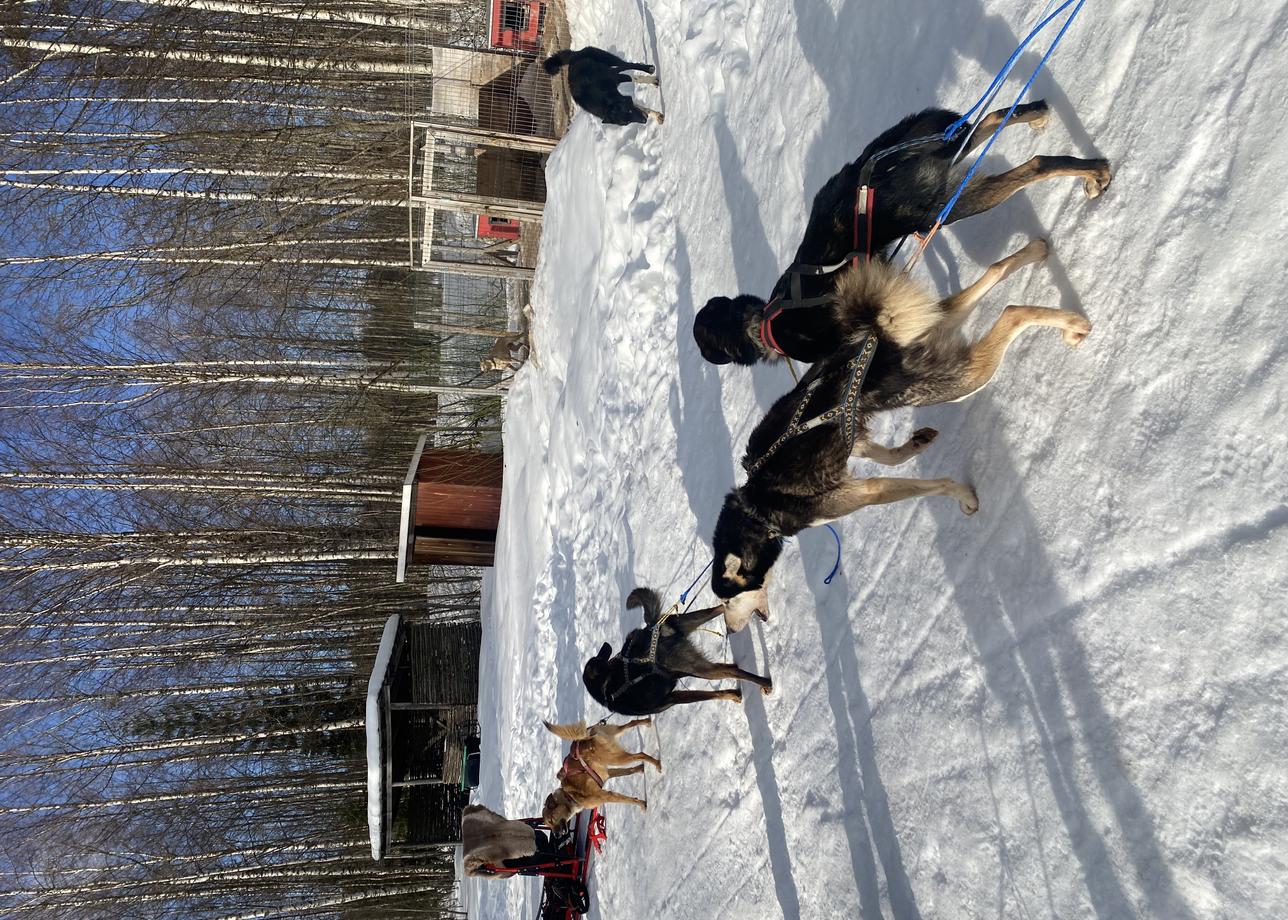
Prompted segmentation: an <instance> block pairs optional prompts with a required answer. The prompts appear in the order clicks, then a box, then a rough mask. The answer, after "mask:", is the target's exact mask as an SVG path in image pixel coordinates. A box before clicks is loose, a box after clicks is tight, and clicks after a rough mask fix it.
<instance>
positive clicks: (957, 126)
mask: <svg viewBox="0 0 1288 920" xmlns="http://www.w3.org/2000/svg"><path fill="white" fill-rule="evenodd" d="M1075 2H1077V3H1078V6H1079V7H1081V6H1082V3H1081V2H1079V0H1065V2H1064V3H1062V4H1060V6H1059V7H1057V8H1056V9H1055V11H1054V12H1053V13H1051V15H1050V16H1047V17H1046V18H1045V19H1043V20H1042V21H1041V22H1039V23H1038V24H1037V25H1036V26H1034V27H1033V31H1032V32H1030V33H1029V34H1028V35H1026V36H1025V37H1024V41H1022V42H1020V44H1019V45H1018V46H1017V47H1016V49H1015V51H1013V52H1012V53H1011V56H1010V57H1009V58H1007V59H1006V63H1005V64H1003V65H1002V69H1001V70H999V71H998V73H997V76H996V77H994V78H993V82H992V83H990V84H988V89H986V90H984V95H982V96H980V97H979V101H978V102H976V103H975V104H974V105H973V106H971V107H970V109H969V110H968V111H967V112H966V113H965V114H964V115H962V117H961V118H959V119H957V120H956V121H955V122H953V123H952V124H951V125H949V126H948V127H947V128H945V129H944V140H946V141H950V140H952V139H953V137H954V136H956V134H957V132H958V131H960V130H961V129H962V126H963V125H965V124H966V123H967V122H968V121H970V120H971V118H972V117H973V116H974V115H975V113H976V112H978V111H979V110H980V109H981V108H983V107H984V106H985V105H987V104H988V101H989V100H990V99H992V98H993V96H995V95H996V94H997V89H998V87H1000V86H1001V85H1002V81H1003V80H1005V79H1006V78H1007V76H1008V75H1009V74H1010V72H1011V70H1012V69H1014V67H1015V63H1016V61H1018V60H1019V59H1020V54H1021V52H1023V51H1024V49H1025V48H1027V47H1028V45H1029V42H1031V41H1033V39H1035V38H1037V35H1038V33H1039V32H1041V31H1042V30H1043V29H1045V28H1046V27H1047V26H1048V25H1050V24H1051V20H1053V19H1055V17H1057V16H1059V15H1060V14H1061V13H1062V12H1064V11H1065V10H1066V9H1068V8H1069V6H1070V5H1071V4H1073V3H1075ZM1076 15H1078V11H1077V10H1074V11H1073V13H1072V14H1070V16H1069V19H1070V20H1072V19H1073V17H1074V16H1076ZM1068 25H1069V24H1068V23H1067V22H1066V23H1065V28H1068ZM1060 32H1061V34H1063V33H1064V29H1061V30H1060ZM1059 41H1060V36H1058V35H1057V36H1056V42H1057V43H1058V42H1059ZM1052 47H1054V45H1052ZM1050 54H1051V52H1050V51H1048V52H1047V56H1048V57H1049V56H1050ZM1042 60H1043V63H1045V62H1046V58H1043V59H1042ZM1041 66H1042V65H1041V64H1039V65H1038V67H1039V68H1040V67H1041Z"/></svg>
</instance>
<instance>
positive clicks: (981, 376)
mask: <svg viewBox="0 0 1288 920" xmlns="http://www.w3.org/2000/svg"><path fill="white" fill-rule="evenodd" d="M1046 255H1047V244H1046V241H1044V240H1034V241H1032V242H1030V243H1029V244H1028V245H1027V246H1024V247H1023V248H1021V249H1019V250H1017V251H1016V252H1013V253H1011V254H1010V255H1009V256H1007V257H1006V258H1005V259H1002V260H1001V261H999V262H996V263H994V264H993V265H991V266H989V268H988V269H987V270H986V271H985V272H984V274H983V276H982V277H981V278H980V279H979V280H978V281H976V282H975V283H973V284H971V285H968V286H967V287H965V288H963V289H962V290H961V291H959V292H957V293H955V294H951V295H949V296H948V297H945V298H943V299H938V300H937V299H936V297H935V295H933V294H931V293H930V292H929V291H928V290H926V289H925V288H923V287H922V286H921V285H919V284H918V283H917V282H915V281H914V280H913V279H912V278H910V277H909V276H908V275H906V274H904V273H903V272H901V271H900V270H899V269H898V268H897V267H896V266H894V265H892V264H890V263H889V262H879V261H874V262H870V263H865V264H860V265H858V266H857V267H855V268H852V269H847V270H846V271H844V272H843V273H841V275H840V277H839V280H838V281H837V283H836V289H835V291H834V292H833V296H832V298H831V303H830V304H829V305H828V306H829V309H830V310H831V311H832V312H831V314H830V316H831V320H832V323H833V325H834V328H835V329H836V330H837V331H838V339H837V341H836V345H835V350H834V351H833V352H832V353H831V354H830V355H829V356H828V357H826V358H824V359H823V360H822V361H819V362H817V363H815V364H814V365H813V366H812V367H811V368H810V370H809V372H808V373H807V374H806V375H805V376H804V377H803V378H802V379H801V381H800V383H799V384H797V386H796V388H795V389H794V390H792V392H790V393H788V394H787V395H786V396H784V397H783V398H782V399H780V400H778V402H776V403H775V404H774V405H773V406H772V407H771V408H770V410H769V412H768V414H766V416H765V418H764V419H763V420H761V422H760V424H759V425H757V426H756V429H755V430H754V431H753V432H752V434H751V438H750V440H749V441H748V444H747V452H746V455H745V456H744V457H743V461H742V463H743V466H744V467H745V468H746V469H747V472H748V476H747V482H746V483H745V484H744V485H743V486H742V488H740V489H735V490H734V491H733V492H731V493H729V495H728V497H727V498H726V499H725V504H724V508H723V509H722V510H721V512H720V517H719V518H718V519H717V521H716V531H715V535H714V537H713V538H712V545H713V547H714V550H715V561H714V563H713V564H712V573H713V574H712V582H711V584H712V588H713V590H714V591H715V593H716V595H717V596H718V597H722V598H731V597H734V596H736V595H738V594H742V593H744V592H750V593H749V594H748V596H747V597H746V598H745V599H740V600H739V601H737V602H732V603H730V604H729V605H728V606H729V607H730V609H731V611H732V610H739V609H741V610H746V609H748V608H755V609H758V610H759V611H760V612H761V614H762V615H764V612H765V611H767V610H768V609H769V608H768V601H767V598H766V597H765V595H764V582H765V576H766V575H767V573H768V572H769V569H770V568H771V567H772V566H773V564H774V561H775V560H776V559H777V558H778V553H779V543H780V538H782V537H787V536H791V535H792V534H795V533H797V532H798V531H800V530H803V529H804V528H806V527H810V526H813V525H815V524H821V523H824V522H825V521H829V520H833V519H835V518H838V517H842V516H844V515H846V514H849V513H851V512H853V511H856V510H858V509H859V508H862V507H864V506H865V505H874V504H881V503H884V502H893V501H899V500H901V499H905V498H916V497H918V496H922V495H947V496H950V497H952V498H956V499H957V500H958V502H960V504H961V509H962V511H963V512H965V513H966V514H972V513H974V511H975V509H976V508H977V507H978V502H977V501H976V498H975V493H974V491H973V490H971V489H970V488H969V487H968V486H964V485H962V484H960V483H957V482H954V481H953V480H951V479H933V480H924V479H853V478H851V477H850V476H849V474H848V472H847V470H846V459H847V458H848V457H850V456H857V457H867V458H868V459H871V460H875V461H876V462H877V463H883V464H885V465H887V466H896V465H898V464H900V463H903V462H904V461H906V460H909V459H911V458H912V457H914V456H916V455H917V454H919V453H920V452H921V451H923V450H925V449H926V447H928V446H929V445H930V442H931V441H933V440H934V438H935V435H936V432H935V430H934V429H933V428H923V429H921V430H919V431H917V432H914V434H913V436H912V438H911V439H910V440H909V441H908V442H907V443H906V444H904V445H902V446H901V447H895V448H890V447H885V446H883V445H881V444H876V443H874V442H873V441H872V440H871V439H870V438H869V436H868V430H867V418H868V416H869V415H871V414H872V413H875V412H884V411H886V410H889V409H896V408H900V407H903V406H933V405H937V404H939V403H945V402H953V401H956V400H960V399H965V398H966V397H967V396H970V395H971V394H972V393H975V392H976V391H978V390H980V389H981V388H983V387H984V386H986V385H987V384H988V383H989V381H990V380H992V378H993V375H994V374H995V373H996V372H997V369H998V367H999V366H1000V364H1001V362H1002V359H1003V358H1004V357H1005V355H1006V350H1007V348H1008V347H1009V346H1010V344H1011V343H1012V342H1013V341H1015V339H1016V337H1017V336H1019V335H1020V333H1022V332H1023V331H1024V330H1025V329H1028V328H1030V327H1034V326H1050V327H1052V328H1055V329H1058V330H1059V331H1060V334H1061V337H1062V338H1063V340H1064V342H1065V344H1066V345H1068V346H1069V347H1071V348H1077V347H1078V346H1080V345H1081V344H1082V342H1083V340H1084V339H1085V338H1086V337H1087V335H1088V333H1090V332H1091V323H1090V322H1088V321H1087V319H1086V317H1083V316H1079V315H1078V314H1076V313H1072V312H1070V311H1068V310H1056V309H1051V308H1049V307H1032V306H1010V307H1007V308H1006V309H1004V310H1003V311H1002V314H1001V316H1000V317H998V319H997V321H996V322H995V323H994V324H993V326H992V328H990V329H989V330H988V331H987V332H986V333H984V335H983V336H981V337H980V338H979V339H978V340H976V341H974V342H971V341H969V340H967V338H966V336H964V335H963V334H962V331H961V328H962V324H963V323H965V322H966V320H967V319H969V318H970V315H971V312H972V311H973V310H974V309H975V307H976V305H977V304H978V303H979V301H980V299H981V298H982V297H983V296H984V295H985V294H987V293H988V291H989V290H990V289H991V288H992V287H993V286H994V285H996V284H998V283H1000V282H1001V281H1003V280H1005V279H1006V278H1007V277H1008V276H1009V275H1011V274H1012V273H1014V272H1015V271H1017V270H1018V269H1020V268H1022V267H1023V266H1025V265H1030V264H1032V263H1034V262H1040V261H1042V260H1043V259H1045V258H1046ZM811 420H817V421H811ZM732 619H734V617H733V616H732V615H729V616H726V623H727V624H728V626H729V628H730V629H731V630H732V629H737V628H739V627H740V625H741V623H739V622H736V621H734V622H730V621H731V620H732Z"/></svg>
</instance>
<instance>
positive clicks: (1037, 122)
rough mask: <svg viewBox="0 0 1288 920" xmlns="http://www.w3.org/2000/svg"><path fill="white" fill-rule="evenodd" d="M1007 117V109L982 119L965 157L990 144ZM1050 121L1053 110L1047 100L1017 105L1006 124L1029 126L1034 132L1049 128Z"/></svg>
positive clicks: (989, 114)
mask: <svg viewBox="0 0 1288 920" xmlns="http://www.w3.org/2000/svg"><path fill="white" fill-rule="evenodd" d="M1005 117H1006V109H998V110H997V111H996V112H989V113H988V114H987V115H985V116H984V117H983V118H981V119H980V121H979V127H977V128H976V129H975V133H974V134H972V135H971V138H970V143H969V144H968V145H967V147H966V150H965V153H963V156H964V155H965V154H966V153H970V152H971V151H973V150H975V148H977V147H979V146H980V145H982V144H986V143H988V139H989V138H990V137H992V136H993V132H994V131H996V130H997V126H998V125H1000V124H1001V123H1002V119H1003V118H1005ZM1050 119H1051V110H1050V108H1048V106H1047V104H1046V100H1045V99H1039V100H1038V101H1037V102H1026V103H1024V104H1023V105H1017V106H1016V107H1015V114H1014V115H1012V116H1011V120H1010V121H1008V122H1007V123H1006V126H1007V127H1008V128H1009V127H1010V126H1011V125H1024V124H1027V125H1029V126H1030V127H1032V128H1033V130H1034V131H1041V130H1042V129H1043V128H1045V127H1046V126H1047V122H1048V121H1050Z"/></svg>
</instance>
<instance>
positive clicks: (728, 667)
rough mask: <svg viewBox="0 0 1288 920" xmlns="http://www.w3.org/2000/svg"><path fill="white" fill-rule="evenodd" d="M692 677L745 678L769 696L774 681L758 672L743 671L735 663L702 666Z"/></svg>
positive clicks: (711, 678) (706, 678) (710, 678)
mask: <svg viewBox="0 0 1288 920" xmlns="http://www.w3.org/2000/svg"><path fill="white" fill-rule="evenodd" d="M693 676H694V677H701V678H702V679H703V680H724V679H726V678H728V679H730V680H746V681H750V682H751V683H753V684H755V685H756V686H757V687H759V688H760V692H761V693H763V694H765V696H769V694H771V693H773V692H774V682H773V681H772V680H770V679H769V678H768V677H761V676H760V675H759V674H753V673H751V672H750V671H744V670H743V669H742V668H740V667H738V666H737V665H736V664H723V663H722V664H716V663H714V662H713V663H711V664H710V665H708V666H706V667H704V668H702V670H700V671H694V672H693Z"/></svg>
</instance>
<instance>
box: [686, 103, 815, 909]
mask: <svg viewBox="0 0 1288 920" xmlns="http://www.w3.org/2000/svg"><path fill="white" fill-rule="evenodd" d="M724 133H725V135H728V128H727V127H724ZM717 136H719V134H718V135H717ZM727 139H728V141H729V143H730V145H731V144H732V138H731V137H729V138H727ZM721 144H722V151H723V149H724V147H723V144H724V142H723V141H722V142H721ZM730 149H732V147H731V146H730ZM729 165H730V164H729V163H726V162H725V160H724V157H723V156H722V166H725V167H726V169H725V182H726V186H731V185H732V186H734V187H733V188H727V191H729V192H730V198H729V200H730V201H731V202H732V201H739V200H747V197H748V196H746V195H745V194H743V195H742V196H741V197H734V196H735V195H737V194H738V193H739V192H745V189H746V187H748V185H747V182H746V180H745V178H744V177H743V176H742V173H741V170H740V169H738V168H737V167H736V163H734V164H733V166H734V168H733V170H732V172H731V171H730V169H729V168H727V167H728V166H729ZM739 182H741V186H742V188H739V187H737V186H738V184H739ZM752 200H754V198H753V199H752ZM746 230H750V232H751V235H752V237H753V240H750V241H749V240H742V241H741V242H742V243H744V244H746V245H745V246H739V245H735V248H734V253H735V256H734V259H735V270H736V272H737V274H738V284H739V285H743V284H748V285H759V286H764V279H763V278H758V279H757V280H756V281H755V282H750V281H748V280H747V279H746V277H745V274H746V272H747V270H748V267H749V266H751V265H755V264H756V263H755V261H754V260H755V258H757V257H759V256H764V254H765V252H767V251H768V249H769V244H768V243H767V242H766V241H765V234H764V228H763V227H762V226H761V225H760V223H759V220H758V219H757V220H755V221H754V224H753V225H752V226H751V227H744V229H743V230H739V231H738V232H737V233H736V234H735V236H740V235H743V234H744V232H745V231H746ZM756 237H758V239H759V241H760V244H761V246H762V247H763V248H758V247H757V246H756V244H755V241H754V240H755V238H756ZM738 242H739V241H738V240H735V243H738ZM767 258H768V261H767V262H762V263H761V265H762V266H763V265H765V264H768V265H772V264H773V260H772V253H771V254H770V255H769V256H768V257H767ZM675 262H676V273H677V276H678V284H677V306H676V331H675V334H676V344H677V347H678V351H679V382H678V385H677V386H676V387H674V388H673V389H672V392H671V400H670V406H671V421H672V424H673V425H674V426H675V431H676V436H677V438H676V439H677V457H676V461H677V465H678V467H679V471H680V480H681V484H682V485H683V487H684V491H685V494H686V495H687V496H688V499H689V507H690V509H691V510H692V512H693V517H694V519H695V520H696V522H697V531H698V535H699V539H700V540H701V543H700V544H699V546H700V549H699V551H698V558H697V560H696V562H695V564H694V565H693V567H692V568H693V571H694V573H696V571H697V570H698V569H699V568H700V567H701V566H703V565H705V564H706V561H707V560H708V559H709V558H710V552H711V550H710V548H709V545H708V543H707V541H708V540H709V539H710V535H711V533H712V531H713V530H714V529H715V522H716V516H717V515H718V514H719V511H720V505H721V503H722V502H723V501H724V495H725V492H727V491H728V490H729V489H731V488H733V485H734V475H735V473H734V444H733V436H732V434H731V433H730V431H729V426H728V424H727V423H726V422H725V419H724V413H723V411H722V402H721V391H722V385H721V378H720V371H719V370H718V369H717V368H715V367H714V366H712V365H710V364H707V363H706V362H705V361H703V360H702V356H701V355H700V354H699V353H698V349H697V346H696V345H695V344H694V342H693V317H694V315H695V313H696V307H695V305H694V295H693V289H692V268H691V265H690V262H689V249H688V243H687V240H686V239H685V236H684V234H683V233H682V232H681V233H680V234H678V237H677V241H676V260H675ZM762 274H763V272H762ZM770 280H771V281H772V279H770ZM756 289H757V287H756V286H748V287H745V288H744V287H741V286H740V287H739V290H756ZM712 293H714V292H712ZM726 373H729V371H726ZM733 373H735V374H737V375H738V376H740V377H741V376H744V375H743V373H742V372H741V371H740V370H734V371H733ZM762 379H763V381H764V382H760V381H761V380H762ZM757 382H758V384H759V385H758V386H757V387H756V388H757V390H758V397H759V402H761V403H762V407H763V404H764V401H765V400H766V399H769V398H773V397H775V396H777V395H779V394H780V393H782V392H785V391H786V389H787V388H788V386H785V385H783V384H782V382H778V385H777V386H778V388H777V392H774V381H773V378H772V375H769V374H761V375H758V376H757ZM761 394H763V395H761ZM692 577H693V576H692V574H690V573H689V572H688V571H687V570H686V571H684V572H681V573H679V575H678V576H677V578H676V582H677V583H679V584H680V585H681V587H683V586H684V585H687V584H688V582H689V581H690V579H691V578H692ZM749 632H750V630H745V631H743V632H742V633H740V634H738V635H736V636H734V637H732V639H731V641H730V648H731V650H732V652H733V660H734V661H735V662H737V663H739V664H741V665H743V666H746V667H749V666H751V665H752V664H753V663H754V661H755V657H756V656H755V650H754V648H753V647H752V640H751V637H750V636H749ZM744 692H745V693H746V696H745V698H744V699H745V702H744V704H743V706H744V710H745V712H746V716H747V721H748V724H749V728H750V735H751V745H752V763H753V765H754V768H755V771H756V784H757V787H758V789H759V792H760V799H761V803H762V806H763V808H764V814H765V836H766V840H767V843H768V853H769V865H770V871H771V873H772V875H773V878H774V889H775V893H776V895H777V898H778V903H779V906H780V908H781V910H782V913H783V916H784V917H799V916H801V907H800V895H799V892H798V890H797V887H796V879H795V877H794V876H793V874H792V862H791V852H790V849H789V846H788V842H787V824H786V820H785V818H784V816H783V801H782V795H781V792H780V790H779V784H778V776H777V773H776V772H775V769H774V763H773V752H774V735H773V730H772V729H771V728H770V726H769V719H768V717H767V715H766V712H765V704H764V701H763V700H762V698H761V696H760V694H759V693H757V692H756V691H755V690H754V688H753V689H751V690H750V692H748V691H747V689H746V688H744Z"/></svg>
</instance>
